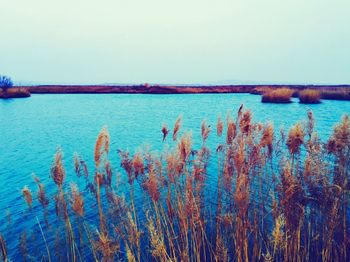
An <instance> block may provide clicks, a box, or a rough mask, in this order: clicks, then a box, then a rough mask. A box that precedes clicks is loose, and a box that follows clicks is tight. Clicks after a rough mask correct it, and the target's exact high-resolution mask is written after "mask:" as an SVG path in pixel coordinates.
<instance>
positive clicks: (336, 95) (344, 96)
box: [321, 89, 350, 100]
mask: <svg viewBox="0 0 350 262" xmlns="http://www.w3.org/2000/svg"><path fill="white" fill-rule="evenodd" d="M321 97H322V99H329V100H350V91H349V89H341V90H323V91H322V92H321Z"/></svg>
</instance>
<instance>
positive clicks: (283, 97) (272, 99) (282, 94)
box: [261, 88, 294, 103]
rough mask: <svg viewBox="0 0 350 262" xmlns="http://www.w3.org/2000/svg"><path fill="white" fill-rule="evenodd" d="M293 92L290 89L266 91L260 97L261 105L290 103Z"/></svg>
mask: <svg viewBox="0 0 350 262" xmlns="http://www.w3.org/2000/svg"><path fill="white" fill-rule="evenodd" d="M293 93H294V91H293V90H292V89H290V88H277V89H271V90H266V91H265V92H264V93H263V94H262V97H261V102H263V103H290V102H291V98H292V95H293Z"/></svg>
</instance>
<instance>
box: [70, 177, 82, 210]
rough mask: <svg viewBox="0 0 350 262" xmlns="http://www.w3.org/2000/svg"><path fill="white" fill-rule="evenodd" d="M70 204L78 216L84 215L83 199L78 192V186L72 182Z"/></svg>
mask: <svg viewBox="0 0 350 262" xmlns="http://www.w3.org/2000/svg"><path fill="white" fill-rule="evenodd" d="M70 202H71V205H72V209H73V211H74V213H75V214H76V215H77V216H78V217H82V216H83V215H84V199H83V196H82V194H81V193H80V192H79V189H78V186H77V185H76V184H74V183H72V184H71V201H70Z"/></svg>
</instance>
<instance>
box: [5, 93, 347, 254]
mask: <svg viewBox="0 0 350 262" xmlns="http://www.w3.org/2000/svg"><path fill="white" fill-rule="evenodd" d="M260 99H261V97H260V96H256V95H249V94H193V95H192V94H185V95H143V94H140V95H138V94H137V95H136V94H135V95H126V94H106V95H104V94H98V95H96V94H77V95H73V94H69V95H64V94H63V95H33V96H32V97H30V98H28V99H13V100H0V196H1V198H0V210H1V211H2V212H1V214H2V215H1V217H0V232H2V233H4V235H5V237H6V240H7V242H8V246H9V252H10V254H11V252H12V253H13V252H14V251H13V250H14V248H17V245H18V244H17V242H18V237H19V235H20V233H21V232H22V231H23V229H24V228H25V227H27V228H28V227H29V228H30V227H35V226H36V225H33V224H28V223H32V222H27V219H26V217H30V213H28V210H27V209H28V208H27V206H26V204H25V202H24V200H23V198H22V195H21V189H22V188H23V186H24V185H28V186H29V187H30V188H31V190H32V192H33V194H36V193H35V192H36V190H37V189H36V185H35V183H34V181H33V179H32V173H33V172H34V173H35V174H36V175H37V176H38V177H40V179H41V180H42V182H44V183H45V185H46V190H47V192H48V193H49V194H50V193H53V192H54V191H55V190H56V187H55V185H54V183H53V182H52V181H51V179H50V177H49V173H50V166H51V163H52V160H53V155H54V153H55V152H56V149H57V148H58V147H60V148H61V149H62V151H63V153H64V164H65V167H66V172H67V177H66V181H67V183H69V181H75V180H76V177H75V174H74V169H73V154H74V152H78V153H79V154H81V155H82V156H83V158H84V159H85V160H86V161H87V163H88V166H89V167H90V174H91V173H93V169H92V167H93V150H94V144H95V140H96V138H97V135H98V133H99V131H100V130H101V128H102V127H104V126H107V127H108V130H109V133H110V136H111V152H110V159H111V161H112V164H113V167H114V169H116V170H117V171H118V172H119V171H121V170H120V167H119V161H118V154H117V150H118V149H123V150H126V149H129V150H130V151H131V152H132V153H134V151H135V150H136V149H137V148H138V147H139V146H140V145H149V146H150V148H151V150H152V149H153V150H162V149H163V148H164V147H172V146H173V143H172V142H170V140H169V142H168V143H166V145H164V144H163V143H162V133H161V128H162V124H163V123H167V125H168V127H169V128H172V127H173V124H174V122H175V120H176V118H177V117H178V116H179V115H182V116H183V122H182V123H183V127H182V128H181V132H180V134H181V133H183V132H184V131H186V130H192V136H193V139H194V147H197V148H198V147H199V143H200V142H201V138H200V125H201V121H202V120H203V119H206V121H207V123H208V124H210V125H211V126H212V127H213V129H214V130H213V131H212V133H211V135H210V136H209V139H208V145H209V146H210V147H211V149H212V151H214V149H215V148H216V146H217V144H218V143H219V142H220V141H221V140H222V139H224V138H221V140H220V139H219V138H217V136H216V130H215V126H216V121H217V117H218V115H221V117H222V119H223V120H225V118H226V114H227V112H228V111H231V112H233V115H234V116H235V115H236V112H237V110H238V108H239V107H240V105H241V104H244V106H245V108H248V109H251V111H252V112H253V120H254V121H259V122H268V121H270V122H272V123H273V125H274V127H275V128H277V129H279V128H280V127H283V128H284V129H285V130H288V129H289V128H290V127H291V126H292V125H293V124H295V123H296V122H297V121H299V120H305V119H306V114H307V111H308V110H309V109H311V110H312V111H313V113H314V115H315V118H316V130H317V131H318V134H319V136H320V137H321V138H322V139H323V140H326V139H327V137H328V136H329V135H330V134H331V132H332V129H333V126H334V124H335V123H337V122H338V121H339V120H340V118H341V117H342V115H343V114H345V113H348V114H349V113H350V102H348V101H327V100H325V101H323V102H322V103H321V104H315V105H304V104H299V103H298V102H297V100H295V101H294V102H293V103H291V104H263V103H261V102H260ZM196 142H197V143H196ZM213 166H215V164H213ZM209 168H210V167H209ZM209 170H210V169H209ZM213 175H214V176H216V174H213ZM209 179H210V175H209ZM209 185H210V181H209ZM50 195H51V196H52V194H50ZM51 202H52V203H51V204H53V200H51ZM34 203H35V204H34V207H33V208H34V210H35V209H36V208H39V207H37V201H36V200H35V201H34ZM6 214H10V217H11V224H12V226H8V223H7V222H6V221H7V218H6ZM30 221H34V220H32V219H31V220H30ZM13 225H16V226H13Z"/></svg>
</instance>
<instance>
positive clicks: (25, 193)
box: [22, 186, 33, 208]
mask: <svg viewBox="0 0 350 262" xmlns="http://www.w3.org/2000/svg"><path fill="white" fill-rule="evenodd" d="M22 194H23V196H24V199H25V201H26V202H27V204H28V206H29V208H32V204H33V196H32V192H31V191H30V189H29V188H28V186H24V187H23V189H22Z"/></svg>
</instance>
